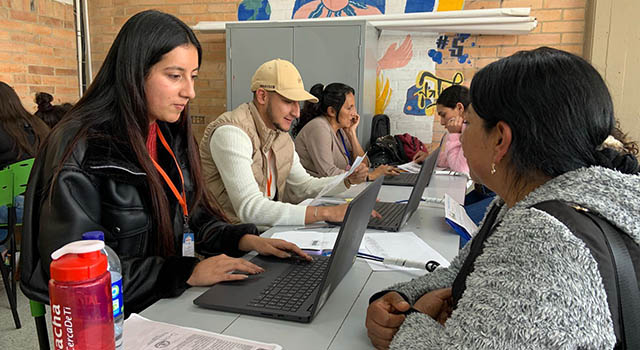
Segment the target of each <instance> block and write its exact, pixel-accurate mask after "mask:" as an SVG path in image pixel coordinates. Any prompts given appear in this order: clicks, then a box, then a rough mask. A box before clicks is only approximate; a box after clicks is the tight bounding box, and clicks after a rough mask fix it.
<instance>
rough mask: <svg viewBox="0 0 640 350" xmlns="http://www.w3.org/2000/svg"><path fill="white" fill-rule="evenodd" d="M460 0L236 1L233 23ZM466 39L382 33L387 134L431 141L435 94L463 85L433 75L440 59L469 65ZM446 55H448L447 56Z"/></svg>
mask: <svg viewBox="0 0 640 350" xmlns="http://www.w3.org/2000/svg"><path fill="white" fill-rule="evenodd" d="M463 8H464V0H241V1H240V3H239V6H238V20H240V21H247V20H289V19H292V18H293V19H298V18H327V17H341V16H358V15H375V14H403V13H415V12H434V11H450V10H462V9H463ZM468 39H469V35H468V34H457V35H455V36H447V35H438V34H435V33H422V32H416V33H407V32H404V33H402V32H397V31H395V32H388V31H383V32H382V34H381V35H380V37H379V39H378V57H379V59H378V62H377V63H378V65H377V70H376V71H377V80H376V105H375V113H376V114H379V113H386V114H387V115H389V117H390V119H391V133H392V134H397V133H405V132H409V133H411V134H412V135H414V136H417V137H418V138H420V139H421V140H423V142H427V143H430V140H431V138H432V135H433V133H432V127H433V115H434V110H435V108H434V103H435V101H436V100H437V98H438V96H439V95H440V92H441V91H442V90H443V89H445V88H446V87H448V86H450V85H452V84H461V83H463V82H464V77H463V75H462V73H460V72H458V73H456V74H455V75H454V76H453V77H438V76H436V75H435V71H436V65H437V64H440V63H442V62H443V56H446V57H449V56H451V57H455V58H457V60H458V62H459V63H461V64H470V63H471V57H469V55H468V53H465V52H464V51H465V47H468V46H475V43H469V40H468ZM447 55H448V56H447Z"/></svg>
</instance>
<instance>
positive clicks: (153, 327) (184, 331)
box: [123, 314, 282, 350]
mask: <svg viewBox="0 0 640 350" xmlns="http://www.w3.org/2000/svg"><path fill="white" fill-rule="evenodd" d="M124 328H125V331H124V333H123V337H124V338H123V344H124V348H125V349H127V350H129V349H130V350H134V349H135V350H156V349H164V350H214V349H229V350H232V349H242V350H281V349H282V346H280V345H277V344H268V343H260V342H255V341H252V340H246V339H242V338H237V337H231V336H228V335H222V334H218V333H213V332H207V331H201V330H199V329H195V328H187V327H180V326H176V325H172V324H168V323H164V322H156V321H151V320H149V319H146V318H144V317H142V316H140V315H138V314H131V316H129V318H128V319H127V320H126V321H124Z"/></svg>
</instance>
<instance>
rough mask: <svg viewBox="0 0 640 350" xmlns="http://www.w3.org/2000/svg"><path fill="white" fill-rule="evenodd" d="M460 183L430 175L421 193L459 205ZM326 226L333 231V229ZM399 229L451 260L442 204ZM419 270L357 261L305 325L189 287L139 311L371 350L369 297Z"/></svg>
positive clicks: (259, 335)
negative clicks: (241, 310) (217, 306)
mask: <svg viewBox="0 0 640 350" xmlns="http://www.w3.org/2000/svg"><path fill="white" fill-rule="evenodd" d="M465 184H466V178H464V177H460V176H450V175H433V178H432V179H431V183H430V184H429V187H427V189H426V190H425V192H424V196H428V197H442V196H443V195H444V193H445V192H446V193H448V194H449V195H450V196H451V197H453V199H455V200H456V201H458V202H460V203H462V202H463V201H464V190H465ZM364 186H365V185H358V186H354V188H352V189H350V190H349V191H347V192H345V193H343V194H342V196H343V197H353V196H355V195H356V194H357V193H359V192H360V191H362V189H363V188H364ZM410 193H411V187H402V186H383V187H382V189H381V190H380V195H379V196H378V197H379V198H380V199H381V200H385V201H395V200H402V199H408V198H409V195H410ZM291 229H292V227H291V226H279V227H274V228H272V229H270V230H269V231H267V232H266V233H265V234H263V235H265V236H270V235H272V234H273V233H274V232H278V231H285V230H291ZM331 230H336V231H337V228H332V229H331ZM401 231H412V232H414V233H415V234H416V235H417V236H418V237H420V238H422V239H423V240H424V241H425V242H427V243H428V244H429V245H431V246H432V247H433V248H434V249H436V250H437V251H438V252H439V253H440V254H442V255H443V256H444V257H445V258H446V259H448V260H452V259H453V258H454V257H455V256H456V254H457V253H458V245H459V236H458V235H456V234H455V233H454V232H453V230H452V229H451V228H449V226H448V225H447V224H446V223H445V221H444V209H443V207H442V205H436V204H428V203H424V202H421V204H420V206H419V207H418V209H417V210H416V212H415V213H414V214H413V216H412V217H411V219H409V221H408V222H407V224H406V225H405V226H404V227H403V228H402V229H401ZM391 234H392V233H391ZM421 273H423V272H399V271H389V272H386V271H385V272H373V271H372V270H371V268H370V267H369V265H368V264H367V263H366V262H364V261H360V260H356V262H355V264H354V265H353V267H352V268H351V270H350V271H349V272H348V273H347V274H346V275H345V277H344V279H343V280H342V282H341V283H340V284H339V285H338V286H337V287H336V289H335V290H334V292H333V294H332V295H331V296H330V297H329V299H328V301H327V302H326V303H325V305H324V307H323V308H322V310H320V312H319V313H318V314H317V316H316V317H315V318H314V320H313V321H312V322H311V323H308V324H304V323H297V322H290V321H282V320H276V319H270V318H261V317H255V316H246V315H239V314H234V313H228V312H221V311H215V310H209V309H203V308H200V307H197V306H195V305H194V304H193V299H195V298H196V297H198V296H199V295H200V294H202V293H203V292H205V291H206V290H207V288H190V289H188V290H187V291H186V292H185V293H183V294H182V295H181V296H180V297H178V298H174V299H163V300H160V301H158V302H157V303H155V304H153V305H152V306H151V307H149V308H147V309H146V310H145V311H143V312H142V313H141V314H142V316H144V317H147V318H149V319H151V320H155V321H161V322H168V323H172V324H176V325H180V326H186V327H193V328H198V329H203V330H207V331H212V332H217V333H222V334H226V335H231V336H237V337H241V338H247V339H251V340H256V341H262V342H268V343H277V344H280V345H282V346H283V347H284V349H370V348H371V343H369V339H368V338H367V335H366V330H365V328H364V319H365V314H366V309H367V306H368V303H369V297H370V296H371V295H372V294H374V293H376V292H378V291H380V290H383V289H385V288H387V287H389V286H390V285H392V284H394V283H397V282H401V281H407V280H410V279H411V278H413V277H415V276H419V275H420V274H421Z"/></svg>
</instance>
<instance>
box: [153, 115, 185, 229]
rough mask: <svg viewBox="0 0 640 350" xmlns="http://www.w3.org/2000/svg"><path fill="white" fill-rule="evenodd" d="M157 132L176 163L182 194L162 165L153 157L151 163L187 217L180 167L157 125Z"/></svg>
mask: <svg viewBox="0 0 640 350" xmlns="http://www.w3.org/2000/svg"><path fill="white" fill-rule="evenodd" d="M157 132H158V138H160V142H161V143H162V145H163V146H164V148H165V149H166V150H167V152H169V154H171V157H172V158H173V161H174V162H175V163H176V168H178V173H179V174H180V180H182V194H181V193H180V192H179V191H178V189H177V188H176V186H175V185H174V184H173V181H171V179H170V178H169V175H167V173H165V172H164V170H162V167H161V166H160V165H159V164H158V162H156V161H155V159H153V158H151V161H152V162H153V165H154V166H155V167H156V169H158V172H159V173H160V175H162V177H163V178H164V181H165V182H166V183H167V185H169V188H171V191H172V192H173V194H174V195H175V196H176V199H177V200H178V203H180V206H182V212H183V213H184V217H185V219H186V218H187V217H189V210H188V209H187V196H186V195H185V193H184V177H182V169H180V165H179V164H178V160H177V159H176V156H175V155H174V154H173V151H172V150H171V147H169V144H168V143H167V140H165V138H164V136H163V135H162V131H160V128H159V127H158V128H157Z"/></svg>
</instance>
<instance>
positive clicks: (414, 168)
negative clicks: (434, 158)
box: [398, 162, 422, 174]
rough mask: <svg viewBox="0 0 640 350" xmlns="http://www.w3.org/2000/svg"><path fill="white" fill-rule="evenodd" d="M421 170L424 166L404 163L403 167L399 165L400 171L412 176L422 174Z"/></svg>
mask: <svg viewBox="0 0 640 350" xmlns="http://www.w3.org/2000/svg"><path fill="white" fill-rule="evenodd" d="M420 168H422V165H420V164H418V163H416V162H409V163H404V164H401V165H398V169H402V170H404V171H406V172H408V173H411V174H417V173H419V172H420Z"/></svg>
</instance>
